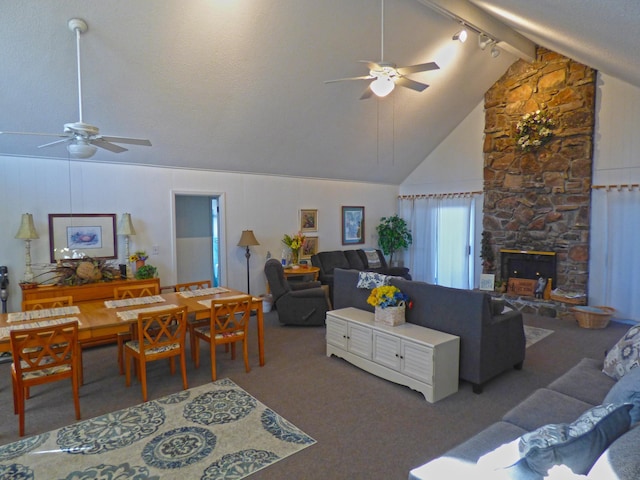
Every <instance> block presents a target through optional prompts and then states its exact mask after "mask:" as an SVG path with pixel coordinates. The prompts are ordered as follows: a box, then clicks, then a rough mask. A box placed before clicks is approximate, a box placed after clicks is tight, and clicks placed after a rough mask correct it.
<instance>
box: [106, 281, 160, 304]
mask: <svg viewBox="0 0 640 480" xmlns="http://www.w3.org/2000/svg"><path fill="white" fill-rule="evenodd" d="M159 294H160V287H158V284H157V283H141V284H139V285H131V286H124V287H115V288H114V289H113V298H115V299H116V300H123V299H125V298H140V297H150V296H152V295H159Z"/></svg>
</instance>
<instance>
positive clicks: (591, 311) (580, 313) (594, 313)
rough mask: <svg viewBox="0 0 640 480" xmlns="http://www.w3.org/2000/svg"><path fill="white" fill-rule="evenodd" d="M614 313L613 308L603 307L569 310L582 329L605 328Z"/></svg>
mask: <svg viewBox="0 0 640 480" xmlns="http://www.w3.org/2000/svg"><path fill="white" fill-rule="evenodd" d="M615 311H616V310H615V308H611V307H605V306H596V307H573V308H571V312H573V315H574V316H575V317H576V320H577V321H578V325H579V326H581V327H582V328H605V327H606V326H607V325H609V320H611V316H612V315H613V314H614V312H615Z"/></svg>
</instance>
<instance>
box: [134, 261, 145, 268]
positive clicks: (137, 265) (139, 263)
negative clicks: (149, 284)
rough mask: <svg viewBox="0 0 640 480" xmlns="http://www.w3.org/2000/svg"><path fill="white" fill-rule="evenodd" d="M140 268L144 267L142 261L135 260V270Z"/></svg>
mask: <svg viewBox="0 0 640 480" xmlns="http://www.w3.org/2000/svg"><path fill="white" fill-rule="evenodd" d="M140 267H144V260H136V270H137V269H139V268H140Z"/></svg>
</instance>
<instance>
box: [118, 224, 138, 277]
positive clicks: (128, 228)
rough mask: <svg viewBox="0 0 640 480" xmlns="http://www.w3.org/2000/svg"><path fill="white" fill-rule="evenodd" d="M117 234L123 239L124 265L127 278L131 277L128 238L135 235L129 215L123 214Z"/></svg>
mask: <svg viewBox="0 0 640 480" xmlns="http://www.w3.org/2000/svg"><path fill="white" fill-rule="evenodd" d="M117 234H118V235H120V236H123V237H124V254H125V257H124V263H125V264H126V265H127V278H129V277H130V276H131V269H130V268H129V236H130V235H135V234H136V229H135V228H133V223H132V222H131V214H130V213H123V214H122V218H120V223H119V224H118V230H117Z"/></svg>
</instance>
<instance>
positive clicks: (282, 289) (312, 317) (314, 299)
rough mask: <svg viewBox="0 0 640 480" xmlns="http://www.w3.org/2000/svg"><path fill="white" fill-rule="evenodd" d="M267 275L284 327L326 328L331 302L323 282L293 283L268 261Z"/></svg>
mask: <svg viewBox="0 0 640 480" xmlns="http://www.w3.org/2000/svg"><path fill="white" fill-rule="evenodd" d="M264 273H265V275H266V276H267V281H268V282H269V288H270V289H271V294H272V295H273V301H274V304H275V306H276V309H277V311H278V318H279V320H280V323H282V324H284V325H324V323H325V316H326V313H327V310H330V307H329V300H328V298H327V295H326V293H325V291H324V289H323V288H322V287H321V284H320V282H294V283H291V284H290V283H289V282H288V281H287V280H286V278H285V277H284V271H283V269H282V265H281V264H280V262H279V261H278V260H276V259H273V258H272V259H270V260H267V263H265V265H264Z"/></svg>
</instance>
